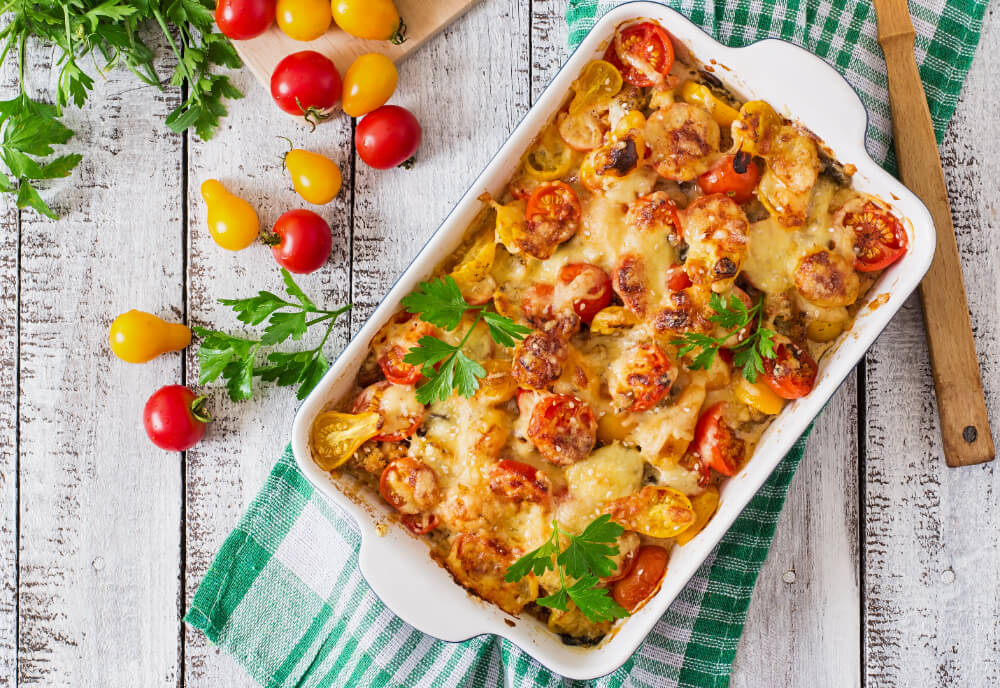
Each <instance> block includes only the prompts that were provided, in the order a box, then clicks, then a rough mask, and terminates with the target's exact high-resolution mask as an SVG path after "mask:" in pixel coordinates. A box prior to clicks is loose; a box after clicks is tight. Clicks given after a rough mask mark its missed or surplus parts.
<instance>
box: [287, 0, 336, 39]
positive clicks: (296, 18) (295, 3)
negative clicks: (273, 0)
mask: <svg viewBox="0 0 1000 688" xmlns="http://www.w3.org/2000/svg"><path fill="white" fill-rule="evenodd" d="M275 19H276V20H277V22H278V28H279V29H281V30H282V31H284V32H285V35H286V36H288V37H289V38H294V39H295V40H297V41H314V40H316V39H317V38H319V37H320V36H322V35H323V34H324V33H326V31H327V29H329V28H330V22H332V21H333V13H332V8H331V7H330V3H329V2H328V1H327V0H278V5H277V9H276V10H275Z"/></svg>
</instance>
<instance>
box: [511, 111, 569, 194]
mask: <svg viewBox="0 0 1000 688" xmlns="http://www.w3.org/2000/svg"><path fill="white" fill-rule="evenodd" d="M521 163H522V164H523V165H524V171H525V173H526V174H527V175H528V176H529V177H531V178H532V179H537V180H539V181H543V182H550V181H553V180H556V179H559V177H562V176H563V175H565V174H566V173H567V172H569V169H570V167H571V166H572V164H573V151H572V149H571V148H569V146H567V145H566V142H565V141H563V140H562V138H560V136H559V132H558V131H556V128H555V126H552V125H550V126H548V127H546V128H545V131H543V132H542V135H541V136H540V137H539V138H538V141H537V142H536V143H535V145H534V146H532V147H531V148H529V149H528V151H527V152H526V153H525V154H524V157H523V158H521Z"/></svg>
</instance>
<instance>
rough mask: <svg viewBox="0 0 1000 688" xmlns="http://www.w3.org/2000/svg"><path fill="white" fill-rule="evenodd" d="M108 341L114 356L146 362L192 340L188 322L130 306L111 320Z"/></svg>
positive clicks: (129, 360)
mask: <svg viewBox="0 0 1000 688" xmlns="http://www.w3.org/2000/svg"><path fill="white" fill-rule="evenodd" d="M108 341H109V343H110V344H111V351H113V352H114V354H115V356H117V357H118V358H120V359H122V360H123V361H125V362H127V363H146V362H147V361H152V360H153V359H154V358H156V357H157V356H159V355H160V354H165V353H167V352H168V351H180V350H181V349H183V348H184V347H186V346H187V345H188V344H190V343H191V329H190V328H189V327H188V326H187V325H181V324H179V323H171V322H167V321H166V320H163V319H161V318H158V317H156V316H155V315H153V314H152V313H146V312H144V311H137V310H134V309H133V310H131V311H127V312H125V313H122V314H121V315H119V316H118V317H117V318H115V319H114V321H113V322H112V323H111V330H110V331H109V332H108Z"/></svg>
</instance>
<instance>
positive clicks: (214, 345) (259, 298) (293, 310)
mask: <svg viewBox="0 0 1000 688" xmlns="http://www.w3.org/2000/svg"><path fill="white" fill-rule="evenodd" d="M281 277H282V279H284V281H285V289H286V291H287V292H288V295H289V296H291V297H292V298H294V299H295V302H292V301H287V300H285V299H283V298H281V297H280V296H278V295H276V294H272V293H271V292H269V291H261V292H258V293H257V295H256V296H252V297H250V298H248V299H219V303H221V304H223V305H225V306H229V307H230V308H232V309H233V310H234V311H235V312H236V313H237V314H238V315H237V319H238V320H240V321H241V322H245V323H247V324H248V325H260V324H261V323H262V322H264V321H265V320H267V326H266V327H265V328H264V334H263V335H262V336H261V338H260V339H244V338H242V337H234V336H232V335H230V334H226V333H225V332H218V331H215V330H208V329H206V328H204V327H195V328H194V332H195V334H197V335H198V336H199V337H201V338H202V342H201V345H200V346H199V347H198V366H199V369H200V371H199V375H198V384H201V385H204V384H206V383H208V382H212V381H213V380H216V379H218V378H219V376H222V378H223V379H224V380H225V381H226V389H227V390H228V391H229V398H230V399H232V400H233V401H243V400H245V399H249V398H250V397H251V395H252V394H253V379H254V378H255V377H259V378H260V379H261V380H263V381H265V382H275V383H277V384H278V385H280V386H287V385H295V384H297V385H298V386H299V389H298V393H297V395H296V396H297V397H298V398H299V399H305V397H306V395H308V394H309V392H311V391H312V389H313V387H315V386H316V383H318V382H319V381H320V378H322V377H323V374H324V373H325V372H326V371H327V369H328V368H329V367H330V363H329V361H327V359H326V356H324V355H323V346H324V345H325V344H326V340H327V339H328V338H329V337H330V332H332V331H333V325H334V323H336V321H337V318H338V317H339V316H340V315H342V314H344V313H346V312H347V311H349V310H350V309H351V306H350V304H348V305H346V306H343V307H342V308H337V309H335V310H323V309H320V308H317V306H316V304H314V303H313V302H312V300H311V299H310V298H309V297H308V296H306V294H305V292H303V291H302V289H301V288H300V287H299V286H298V285H297V284H296V283H295V280H293V279H292V276H291V274H290V273H289V272H288V270H285V269H284V268H282V270H281ZM320 323H326V332H325V333H324V334H323V339H322V340H321V341H320V343H319V344H318V345H317V346H316V347H315V348H312V349H307V350H306V351H294V352H283V351H272V352H271V353H269V354H268V355H267V359H266V360H267V364H266V365H262V366H258V365H257V364H256V361H257V354H258V352H259V351H260V349H261V347H265V346H274V345H275V344H280V343H282V342H284V341H287V340H288V339H292V340H293V341H298V340H300V339H302V337H303V335H305V333H306V331H307V330H308V329H309V328H310V327H312V326H313V325H318V324H320Z"/></svg>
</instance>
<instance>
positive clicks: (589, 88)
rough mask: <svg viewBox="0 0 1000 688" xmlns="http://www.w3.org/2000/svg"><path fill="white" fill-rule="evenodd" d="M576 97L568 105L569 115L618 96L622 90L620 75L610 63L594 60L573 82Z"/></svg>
mask: <svg viewBox="0 0 1000 688" xmlns="http://www.w3.org/2000/svg"><path fill="white" fill-rule="evenodd" d="M573 90H574V91H576V95H575V96H573V100H572V101H571V102H570V104H569V114H571V115H576V114H579V113H580V112H583V111H584V110H586V109H588V108H590V107H592V106H594V105H597V104H598V103H600V102H601V101H602V100H605V99H607V98H612V97H614V96H616V95H618V92H619V91H620V90H622V75H621V72H619V71H618V69H617V68H616V67H615V66H614V65H613V64H611V63H610V62H605V61H604V60H594V61H593V62H590V63H588V64H587V66H586V67H584V68H583V73H582V74H581V75H580V77H579V78H578V79H577V80H576V81H574V82H573Z"/></svg>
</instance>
